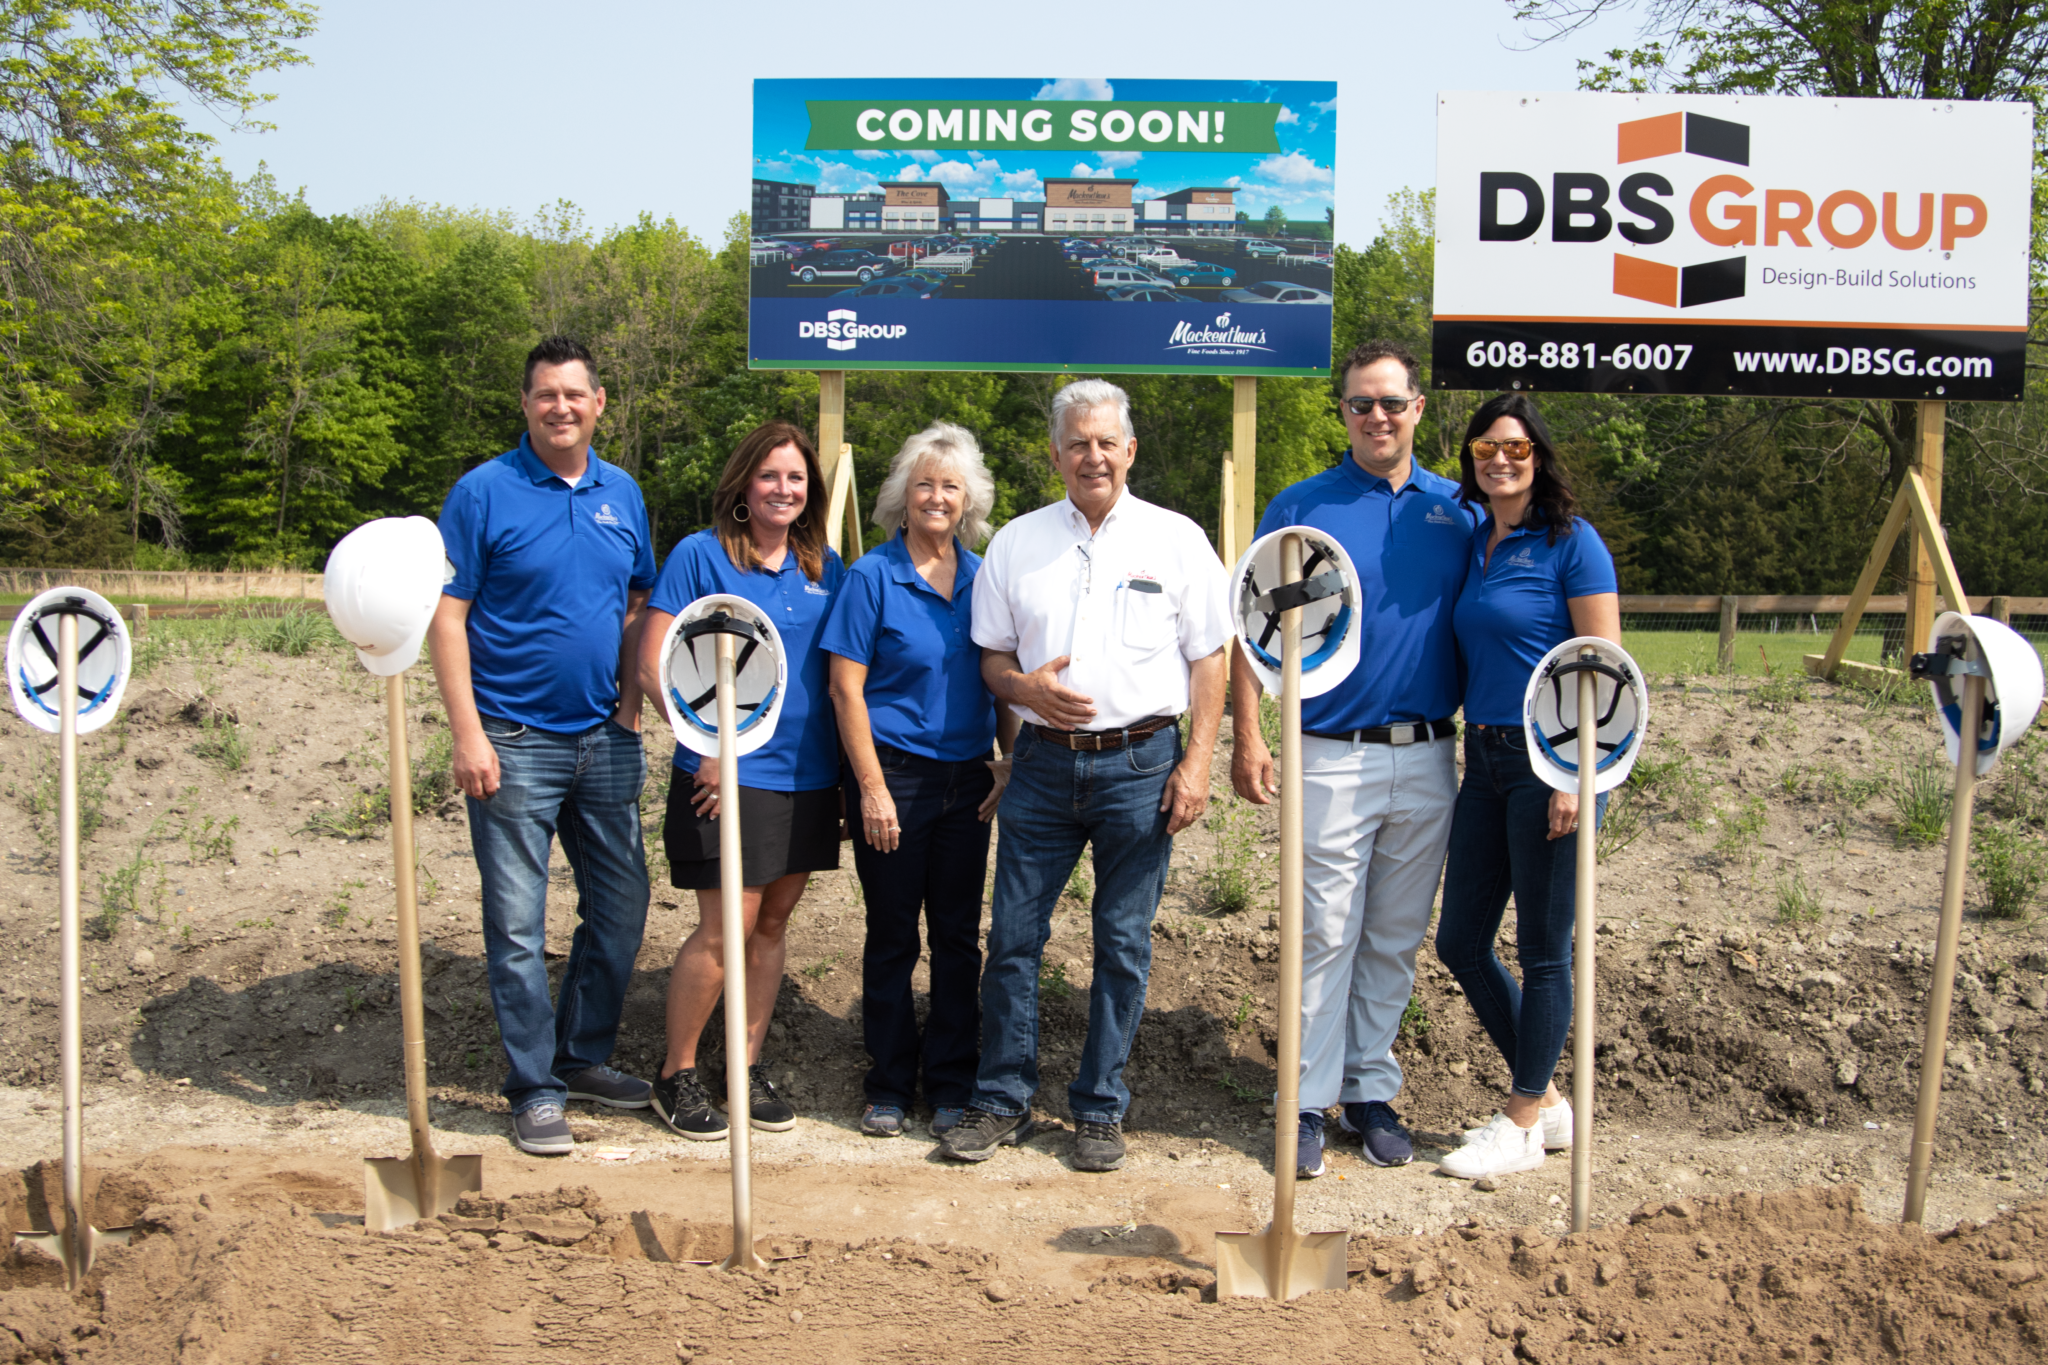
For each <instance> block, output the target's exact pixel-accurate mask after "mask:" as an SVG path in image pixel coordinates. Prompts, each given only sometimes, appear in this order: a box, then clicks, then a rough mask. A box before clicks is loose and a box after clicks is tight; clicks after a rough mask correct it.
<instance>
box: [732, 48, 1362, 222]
mask: <svg viewBox="0 0 2048 1365" xmlns="http://www.w3.org/2000/svg"><path fill="white" fill-rule="evenodd" d="M805 99H846V100H852V99H872V100H875V101H877V102H879V103H888V102H890V101H895V100H917V99H981V100H1033V99H1060V100H1074V99H1081V100H1112V99H1113V100H1129V101H1138V102H1145V101H1153V100H1157V101H1160V102H1187V103H1203V102H1210V101H1213V102H1216V103H1219V104H1222V103H1258V104H1278V105H1279V106H1280V109H1281V112H1280V115H1279V118H1278V121H1277V123H1276V124H1275V127H1274V133H1275V135H1276V137H1277V138H1278V140H1279V143H1280V148H1279V150H1278V151H1277V152H1266V153H1254V154H1247V153H1242V152H1239V153H1213V152H1181V151H1170V150H1159V149H1156V148H1155V149H1149V150H1146V149H1134V148H1112V149H1108V150H1104V151H1099V152H1076V151H1071V150H1069V151H1060V152H1038V153H1036V154H1033V153H1031V152H1029V151H1027V150H1021V149H1011V148H1001V149H985V150H979V151H960V152H955V151H947V152H943V153H942V152H937V151H910V152H889V151H883V150H880V149H876V148H871V147H860V148H849V149H843V150H818V151H806V150H805V144H806V142H807V140H808V138H809V133H810V119H809V116H808V114H807V112H806V110H805V106H804V100H805ZM1337 100H1338V94H1337V88H1336V85H1335V83H1334V82H1330V81H1172V80H1122V79H1118V78H1114V77H1108V78H1093V79H1091V78H1085V77H1080V78H1077V77H1064V78H1059V79H1045V80H944V81H940V80H872V81H867V80H839V81H757V82H756V83H755V86H754V174H755V175H758V176H760V177H761V178H762V179H766V180H796V181H801V182H804V183H807V184H814V185H817V186H818V188H819V191H820V192H821V193H826V194H833V193H855V192H859V191H863V190H871V189H873V188H874V187H875V185H876V183H877V182H878V181H882V180H936V181H938V182H939V183H941V184H943V185H944V186H945V187H946V192H947V194H949V195H951V196H953V197H955V198H968V197H976V196H978V197H983V198H1008V199H1040V200H1042V199H1044V198H1045V186H1044V181H1045V178H1046V177H1048V176H1082V175H1085V176H1091V177H1095V178H1098V179H1108V178H1120V179H1134V180H1136V181H1137V182H1138V184H1137V185H1136V186H1135V187H1134V188H1133V190H1132V196H1133V199H1134V200H1135V201H1138V202H1142V201H1144V200H1146V199H1157V198H1159V197H1161V196H1163V195H1167V194H1171V193H1172V192H1173V191H1175V190H1179V189H1186V188H1189V187H1191V186H1204V187H1216V186H1228V187H1230V188H1233V189H1237V190H1238V191H1239V193H1238V194H1237V196H1236V203H1237V207H1238V208H1240V209H1243V210H1245V211H1246V212H1248V213H1250V214H1251V216H1252V217H1254V218H1257V217H1260V216H1262V215H1263V214H1264V213H1265V212H1266V210H1267V208H1268V207H1270V206H1272V205H1275V204H1278V205H1279V206H1280V207H1281V208H1282V209H1284V210H1286V212H1287V215H1288V216H1289V217H1290V218H1301V219H1313V220H1318V221H1320V220H1321V218H1322V216H1323V211H1324V210H1325V209H1326V208H1329V207H1330V206H1331V205H1332V203H1333V202H1334V199H1335V193H1336V172H1335V168H1334V164H1333V163H1334V162H1335V159H1336V154H1337Z"/></svg>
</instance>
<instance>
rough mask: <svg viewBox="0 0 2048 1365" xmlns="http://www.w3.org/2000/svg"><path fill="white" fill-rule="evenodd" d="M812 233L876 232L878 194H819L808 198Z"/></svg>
mask: <svg viewBox="0 0 2048 1365" xmlns="http://www.w3.org/2000/svg"><path fill="white" fill-rule="evenodd" d="M808 226H809V228H810V230H811V231H812V232H880V231H881V230H882V196H881V195H879V194H820V195H817V196H815V197H814V198H812V200H811V221H810V223H809V224H808Z"/></svg>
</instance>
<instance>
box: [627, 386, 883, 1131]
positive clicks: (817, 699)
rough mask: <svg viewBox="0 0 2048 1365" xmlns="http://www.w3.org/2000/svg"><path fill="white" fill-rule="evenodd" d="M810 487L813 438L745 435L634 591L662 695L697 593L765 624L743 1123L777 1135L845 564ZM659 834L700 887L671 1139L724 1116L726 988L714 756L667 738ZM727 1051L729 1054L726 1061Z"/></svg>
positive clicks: (833, 778) (769, 426) (647, 668)
mask: <svg viewBox="0 0 2048 1365" xmlns="http://www.w3.org/2000/svg"><path fill="white" fill-rule="evenodd" d="M821 488H822V485H821V483H820V479H819V474H818V457H817V454H816V452H815V451H813V449H812V448H811V442H810V438H809V437H807V436H805V435H804V433H803V432H802V431H801V430H799V429H798V428H797V427H795V426H792V425H791V424H790V423H788V422H769V423H766V424H765V425H763V426H759V427H756V428H755V429H754V430H753V431H751V432H749V433H748V434H747V436H746V438H745V439H744V440H742V441H741V442H740V444H739V448H738V449H737V450H735V451H733V453H732V458H731V459H730V460H728V461H726V465H725V472H724V473H723V474H721V475H719V478H718V487H717V489H716V490H715V491H714V492H713V494H712V498H711V510H712V524H711V525H710V527H708V528H707V529H705V530H702V531H699V532H697V533H696V534H695V535H692V536H687V537H685V538H684V539H683V540H682V541H681V543H679V544H678V545H677V546H676V547H675V549H674V551H673V552H671V553H670V555H669V557H668V562H667V563H665V564H663V565H662V568H661V576H660V578H659V579H658V580H656V582H655V585H654V592H653V594H652V595H651V596H650V597H649V598H648V601H647V624H646V626H645V627H644V629H643V632H642V636H641V647H640V677H641V685H642V686H643V687H646V688H649V689H652V690H651V691H650V693H649V695H651V696H657V697H658V696H660V695H661V690H660V689H661V642H662V639H663V637H664V636H666V635H667V633H668V627H669V622H670V621H671V620H672V619H673V618H674V617H675V616H676V615H677V614H678V613H680V612H681V611H682V610H683V608H685V607H687V606H689V605H690V603H692V602H694V601H696V600H697V599H698V598H700V597H704V596H707V595H709V594H711V593H730V594H731V595H733V596H735V597H744V598H746V599H747V600H748V601H749V602H752V603H754V604H755V605H756V606H758V607H760V608H761V610H762V611H764V612H766V613H767V614H768V618H769V619H770V620H771V621H773V622H774V623H775V628H776V631H777V632H778V633H779V634H780V635H781V637H782V648H783V651H784V654H785V655H786V656H787V663H788V670H789V686H788V690H787V692H785V693H784V696H783V702H782V713H781V717H780V719H779V720H778V721H777V722H776V726H775V737H774V738H773V739H771V740H770V741H768V743H767V744H765V745H763V746H762V747H761V748H759V749H757V750H755V751H754V752H753V753H751V754H747V755H746V756H744V757H742V758H741V759H740V824H741V828H742V829H743V830H744V832H745V851H744V853H743V862H744V869H743V873H744V875H743V880H744V881H745V884H746V898H745V904H744V906H743V912H744V914H745V917H746V922H747V925H748V929H747V945H746V953H747V964H748V965H747V1070H748V1076H749V1079H750V1082H751V1085H750V1105H749V1107H750V1109H751V1113H750V1115H749V1119H750V1121H751V1123H752V1125H753V1126H754V1127H755V1128H763V1129H767V1130H769V1131H771V1132H781V1131H783V1130H785V1129H788V1128H790V1127H791V1126H793V1125H794V1124H795V1122H796V1111H795V1110H793V1109H791V1108H790V1106H789V1104H788V1102H787V1101H786V1100H784V1099H783V1098H782V1097H781V1096H780V1095H778V1094H776V1093H775V1087H774V1086H773V1085H771V1084H770V1083H769V1081H768V1076H767V1067H766V1066H764V1065H763V1064H762V1062H761V1060H760V1056H761V1043H762V1040H763V1039H764V1038H765V1037H766V1036H767V1033H768V1022H769V1018H770V1016H771V1015H772V1014H773V1013H774V1011H775V997H776V993H777V992H778V991H779V990H780V989H781V985H782V966H783V955H784V932H785V930H786V929H787V928H788V925H789V916H790V913H791V912H792V911H794V910H795V909H796V903H797V899H798V897H800V896H802V895H803V893H804V886H805V884H806V883H808V882H809V880H810V876H811V873H813V872H821V871H826V870H828V869H831V868H836V867H838V866H839V819H840V815H839V736H838V732H837V729H836V727H835V726H834V725H833V723H832V708H831V707H830V706H829V705H828V704H827V701H826V696H825V656H824V654H823V653H822V652H821V651H820V650H819V648H818V636H819V634H820V632H821V631H822V630H823V629H824V626H825V618H826V617H827V616H828V615H829V614H830V613H831V609H832V597H833V594H834V593H836V592H837V591H838V590H839V584H840V580H841V579H842V578H844V577H845V574H846V569H845V566H844V565H843V564H841V563H840V561H839V556H838V555H837V554H835V553H834V552H833V551H832V550H831V548H830V547H829V546H827V545H826V544H825V524H824V522H825V519H824V517H823V515H822V514H821V512H820V511H819V510H817V509H813V508H811V506H810V497H811V495H812V493H813V492H814V491H818V490H820V489H821ZM675 767H676V773H675V775H674V777H673V779H672V780H671V781H670V783H669V789H668V813H667V817H666V819H665V820H664V821H663V823H662V830H661V837H662V843H663V845H664V846H665V848H666V850H667V852H668V861H669V880H670V882H671V883H672V884H673V885H675V886H677V887H679V888H681V889H683V890H686V891H695V892H696V893H697V913H698V916H699V920H698V924H697V928H696V931H695V932H693V933H692V934H691V935H690V937H689V938H688V939H686V940H684V942H683V946H682V947H681V948H679V949H677V950H676V961H675V967H674V969H673V970H672V971H671V972H670V973H669V979H668V1057H667V1059H666V1060H665V1061H664V1062H663V1063H662V1068H661V1076H660V1079H658V1080H657V1081H656V1082H655V1083H654V1107H655V1109H656V1111H657V1112H659V1113H660V1115H661V1117H662V1118H663V1119H664V1120H665V1121H667V1123H668V1125H669V1126H670V1127H671V1128H673V1129H675V1130H676V1131H677V1132H679V1133H681V1134H682V1135H683V1136H684V1137H688V1138H699V1139H706V1140H708V1139H711V1138H721V1137H724V1136H725V1135H726V1131H727V1129H726V1125H727V1118H726V1116H724V1115H721V1114H720V1113H719V1112H718V1110H717V1108H716V1107H715V1106H714V1105H713V1104H712V1102H711V1091H710V1090H709V1088H707V1087H706V1086H705V1085H704V1084H703V1083H702V1081H700V1080H699V1079H698V1076H697V1040H698V1037H699V1035H701V1034H702V1033H703V1031H704V1025H705V1023H706V1022H707V1021H708V1020H709V1019H710V1018H711V1011H712V1008H713V1007H714V1006H716V1005H717V1004H718V1001H719V997H720V996H721V994H722V993H723V992H724V989H725V966H724V963H725V957H724V953H725V941H724V933H723V930H722V928H721V919H720V896H719V887H720V880H719V857H718V814H719V810H718V765H717V764H716V763H700V762H699V760H698V756H697V755H696V754H695V753H693V752H692V751H690V750H688V749H685V748H683V747H682V746H681V745H677V746H676V756H675ZM736 1060H737V1059H735V1058H727V1059H726V1065H728V1066H731V1065H733V1064H734V1062H735V1061H736Z"/></svg>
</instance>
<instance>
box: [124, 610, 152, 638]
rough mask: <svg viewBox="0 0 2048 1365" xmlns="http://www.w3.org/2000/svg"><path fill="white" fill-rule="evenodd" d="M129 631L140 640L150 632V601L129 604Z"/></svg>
mask: <svg viewBox="0 0 2048 1365" xmlns="http://www.w3.org/2000/svg"><path fill="white" fill-rule="evenodd" d="M128 633H129V634H130V635H133V636H134V637H135V638H136V639H138V640H139V639H141V638H142V637H143V636H145V635H147V634H149V603H147V602H130V603H129V604H128Z"/></svg>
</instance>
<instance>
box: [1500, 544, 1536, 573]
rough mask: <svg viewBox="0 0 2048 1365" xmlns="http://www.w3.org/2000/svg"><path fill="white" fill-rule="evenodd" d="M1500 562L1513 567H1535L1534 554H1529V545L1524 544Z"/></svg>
mask: <svg viewBox="0 0 2048 1365" xmlns="http://www.w3.org/2000/svg"><path fill="white" fill-rule="evenodd" d="M1501 562H1502V563H1503V564H1506V565H1507V566H1508V567H1509V568H1513V569H1533V568H1535V567H1536V556H1534V555H1532V554H1530V553H1529V547H1528V546H1526V545H1524V546H1523V547H1522V548H1521V549H1519V550H1517V551H1515V552H1514V553H1513V554H1511V555H1509V556H1508V557H1507V558H1506V559H1504V560H1502V561H1501Z"/></svg>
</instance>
